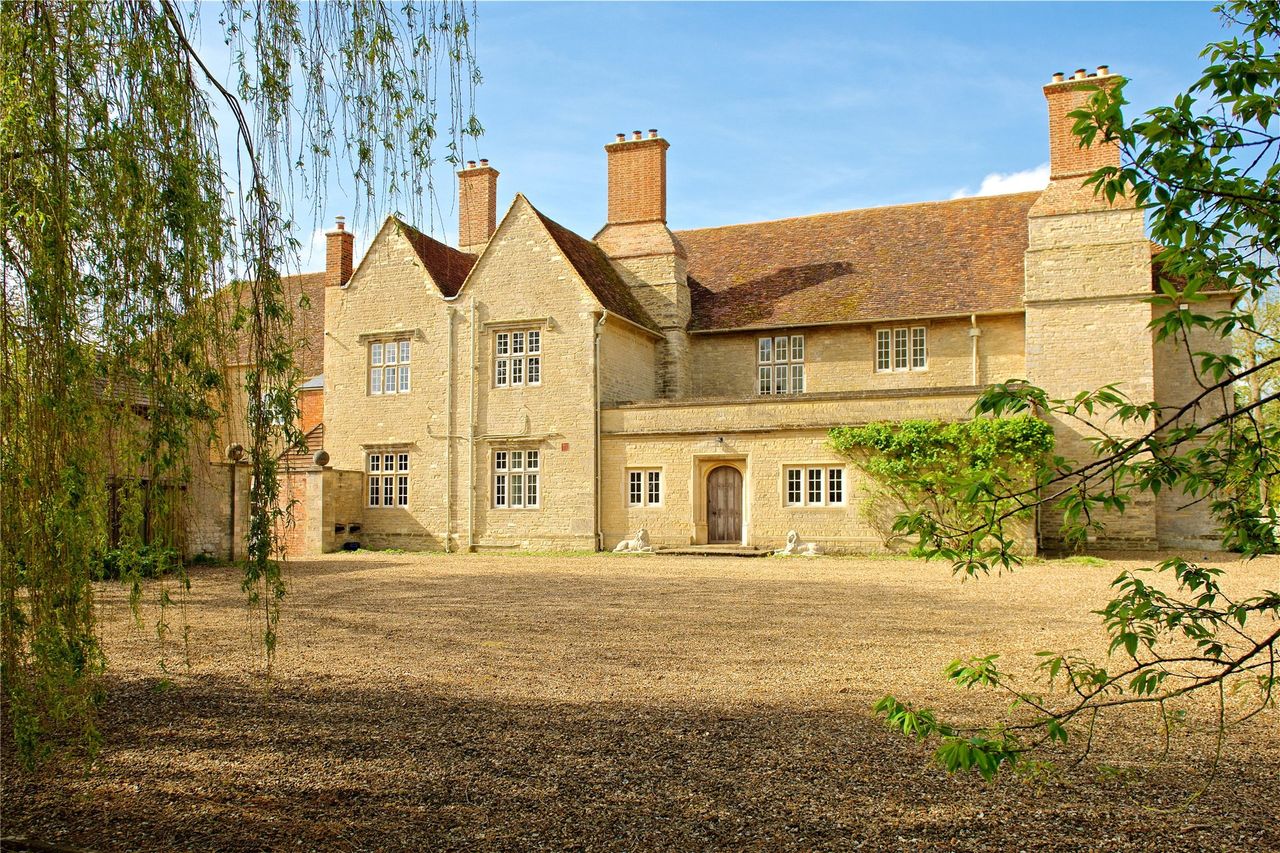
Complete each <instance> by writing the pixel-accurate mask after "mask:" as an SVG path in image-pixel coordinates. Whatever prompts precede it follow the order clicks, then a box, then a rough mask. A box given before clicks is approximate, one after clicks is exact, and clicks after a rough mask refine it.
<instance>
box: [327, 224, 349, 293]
mask: <svg viewBox="0 0 1280 853" xmlns="http://www.w3.org/2000/svg"><path fill="white" fill-rule="evenodd" d="M324 238H325V253H324V285H325V287H341V286H342V285H344V284H346V283H347V282H348V281H349V280H350V279H351V261H352V255H353V254H354V252H355V242H356V238H355V235H354V234H352V233H351V232H350V231H348V230H347V225H346V221H345V219H344V218H343V217H341V216H339V217H338V221H337V222H336V223H335V225H334V227H333V230H332V231H329V232H327V233H326V234H325V235H324Z"/></svg>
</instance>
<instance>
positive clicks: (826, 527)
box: [601, 388, 1035, 553]
mask: <svg viewBox="0 0 1280 853" xmlns="http://www.w3.org/2000/svg"><path fill="white" fill-rule="evenodd" d="M977 393H978V389H976V388H965V389H955V390H953V391H951V392H945V393H933V392H915V393H911V394H909V395H902V394H892V395H882V394H861V395H859V394H840V395H831V396H830V397H828V398H817V399H810V398H793V399H789V400H786V401H778V402H775V403H768V404H763V403H761V402H760V401H759V400H757V399H750V400H747V399H740V400H731V399H724V400H719V401H714V402H689V403H684V404H679V403H668V404H659V403H655V404H648V405H645V404H637V405H631V406H623V407H614V408H610V409H606V410H605V412H604V413H603V418H602V428H603V432H602V436H601V443H602V446H601V457H602V476H601V502H602V513H601V520H602V533H603V538H604V544H605V547H607V548H610V547H613V546H614V545H616V544H617V542H618V541H620V540H622V539H625V538H629V537H630V536H631V535H632V534H634V532H635V531H636V530H637V529H638V528H640V527H644V528H647V529H648V530H649V533H650V538H651V540H652V542H653V543H654V544H655V545H658V546H663V545H671V546H674V545H688V544H697V543H703V542H706V541H707V538H706V536H707V531H706V488H705V483H706V478H707V476H708V474H709V473H710V472H711V470H713V469H714V468H715V467H717V466H719V465H726V464H727V465H731V466H733V467H736V468H738V469H739V470H740V471H741V472H742V474H743V544H746V545H754V546H756V547H762V548H778V547H781V546H782V544H783V542H784V541H785V539H786V535H787V531H789V530H793V529H794V530H796V531H797V532H798V533H799V535H800V537H801V538H802V539H803V540H805V541H814V542H818V543H820V544H821V545H822V546H823V547H824V548H825V549H826V550H828V551H831V552H860V551H870V552H874V551H884V550H893V549H898V548H901V547H904V546H903V543H901V542H899V541H896V540H894V538H893V537H892V535H891V534H890V532H889V529H890V527H891V525H892V521H893V517H894V514H895V512H896V511H897V510H898V508H897V507H895V506H893V505H892V504H890V503H887V502H885V501H883V500H875V499H873V497H874V495H875V493H876V490H875V488H874V484H872V483H871V482H869V481H867V480H865V479H864V478H863V477H862V476H861V474H860V473H859V471H858V469H857V467H856V466H855V465H853V464H852V463H850V462H849V461H848V460H846V459H844V458H843V457H841V456H840V455H839V454H837V453H836V452H835V451H833V450H832V449H831V448H830V447H829V446H828V444H827V432H828V430H829V429H830V428H831V427H833V426H842V425H850V424H861V423H867V422H869V421H873V420H882V419H889V420H898V419H905V418H938V419H942V420H956V419H961V418H963V417H965V416H966V412H967V409H968V407H969V405H970V404H971V403H972V401H973V398H974V396H976V394H977ZM780 424H787V425H789V426H787V427H786V428H779V426H778V425H780ZM717 430H718V431H717ZM788 467H824V468H830V467H839V468H841V469H842V470H843V472H844V475H843V476H844V480H845V488H844V502H843V503H842V504H840V505H835V506H787V505H786V500H785V479H784V477H785V473H784V472H785V469H786V468H788ZM628 469H646V470H653V469H657V470H659V471H661V472H662V480H663V496H662V501H661V504H660V505H658V506H636V507H632V506H628V495H627V471H628ZM1033 533H1034V531H1033V529H1032V527H1031V526H1030V525H1023V526H1022V527H1021V528H1020V535H1019V537H1018V538H1019V542H1020V547H1021V548H1022V549H1023V550H1024V551H1025V552H1028V553H1034V552H1035V539H1034V535H1033Z"/></svg>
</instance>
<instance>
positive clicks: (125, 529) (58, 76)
mask: <svg viewBox="0 0 1280 853" xmlns="http://www.w3.org/2000/svg"><path fill="white" fill-rule="evenodd" d="M199 14H200V7H199V5H197V4H188V5H185V6H179V5H178V4H177V3H176V2H174V0H154V2H128V3H125V2H111V3H84V2H75V0H8V2H4V3H0V90H2V91H3V92H4V97H3V98H0V281H3V287H4V291H3V301H2V302H0V424H3V428H0V506H3V507H4V512H3V513H0V635H2V637H3V648H2V652H0V654H2V657H3V660H2V661H0V677H2V679H3V685H2V686H3V693H4V697H5V700H6V712H7V713H6V718H7V720H8V721H9V722H10V724H11V725H12V727H13V733H14V740H15V743H16V744H17V746H18V751H19V754H20V755H21V756H22V757H23V758H24V759H25V760H27V761H35V760H39V759H40V758H41V757H42V756H44V755H46V754H47V753H48V751H49V749H51V748H52V747H53V745H54V744H56V743H61V742H69V743H75V742H77V741H78V742H79V743H80V744H81V745H84V746H87V747H90V748H92V747H93V745H94V744H95V743H96V739H97V733H96V725H95V708H96V705H97V703H98V698H99V687H98V684H97V678H96V677H97V675H98V674H99V673H100V672H101V671H102V668H103V666H104V663H105V661H104V659H103V656H102V652H101V649H100V648H99V646H98V642H97V634H96V631H95V622H94V606H93V596H94V590H93V586H92V582H93V581H94V580H95V579H96V578H98V577H103V576H112V577H115V576H119V578H120V579H121V580H122V581H123V582H125V583H126V584H129V585H130V587H131V599H132V601H133V604H134V606H135V612H136V608H137V606H138V604H139V601H140V597H141V595H142V590H143V587H142V581H143V580H146V579H148V578H149V577H150V576H151V575H156V579H155V580H154V581H153V582H152V583H151V584H150V586H149V587H148V588H149V589H154V590H155V596H156V598H155V601H156V604H157V605H159V607H160V613H161V615H160V617H159V619H158V620H157V623H156V634H157V637H158V638H159V639H160V640H161V641H162V642H163V641H164V640H165V638H166V637H167V636H169V634H170V633H171V629H170V626H169V624H168V621H167V617H166V616H165V615H164V614H165V609H166V606H167V605H169V604H170V603H173V602H174V601H175V599H174V597H173V596H174V593H176V594H177V595H178V596H179V598H178V599H177V600H178V602H179V603H180V602H181V601H182V600H183V599H182V598H181V596H182V595H183V594H184V593H185V591H186V588H187V579H186V575H185V573H184V572H183V570H182V567H181V566H180V565H178V564H177V563H176V561H175V560H173V559H172V553H173V550H172V549H176V548H178V547H179V546H180V545H181V543H180V541H179V540H178V532H179V527H180V525H179V523H178V522H179V510H180V509H181V489H180V487H181V484H182V483H183V482H184V481H186V480H187V479H188V477H189V475H190V473H191V469H192V465H193V462H194V463H197V464H205V463H206V462H207V460H206V459H202V458H201V457H202V456H204V455H206V454H207V453H208V448H209V445H210V443H211V439H212V437H213V436H214V434H215V431H216V430H217V428H218V425H219V421H220V419H222V418H227V417H230V415H229V414H228V413H229V412H230V411H231V409H230V408H229V406H228V403H229V398H230V396H231V393H229V392H235V391H237V390H238V389H229V388H227V387H226V385H227V382H226V379H225V374H224V365H226V364H228V363H230V362H232V361H240V362H243V361H248V362H249V363H250V367H249V368H248V370H247V374H246V375H247V382H246V387H245V388H244V389H243V390H244V392H245V393H246V394H247V397H248V399H249V400H250V401H251V402H250V405H249V407H248V413H247V422H246V423H245V424H244V427H245V432H247V434H248V436H249V441H248V442H247V444H248V451H249V460H248V461H249V464H250V467H251V470H252V478H253V479H252V486H251V490H250V499H249V503H250V522H249V536H248V539H249V542H248V551H249V559H248V560H247V561H246V563H245V564H244V572H245V574H244V588H245V591H246V597H247V599H248V601H249V602H250V604H251V605H252V606H253V607H255V608H256V609H257V610H258V611H259V612H260V614H261V620H262V621H261V623H260V624H261V626H262V627H261V638H262V641H263V646H264V648H265V650H266V664H267V667H268V669H269V668H270V665H271V661H272V660H273V652H274V648H275V643H276V628H277V624H278V615H279V611H278V607H279V602H280V601H281V599H282V597H283V595H284V592H285V585H284V579H283V575H282V573H281V567H280V565H279V562H278V560H277V559H276V555H277V553H278V549H277V547H276V540H275V535H276V530H277V529H279V527H280V522H281V520H282V517H283V515H284V513H285V512H286V509H285V508H283V507H281V506H280V500H279V497H280V488H279V478H278V476H277V471H276V459H277V456H278V454H279V451H280V449H281V447H283V446H288V445H296V444H298V443H299V441H300V438H301V437H300V436H299V435H298V431H297V429H296V427H295V422H296V414H297V413H296V402H295V401H296V393H295V392H296V388H297V384H298V381H299V379H300V377H299V375H298V370H297V368H296V367H295V363H294V358H293V346H294V343H295V341H296V339H297V336H296V335H294V334H291V324H292V314H293V311H294V310H295V309H296V308H298V307H299V306H297V305H295V304H293V302H292V300H291V299H290V297H289V296H288V294H287V293H286V290H285V288H284V286H283V284H282V276H283V273H284V272H285V271H286V270H288V269H290V268H291V267H296V265H297V248H298V246H297V244H296V242H295V241H294V240H293V239H292V238H291V237H290V236H289V234H290V231H291V229H292V228H294V227H295V221H294V218H295V215H296V213H300V212H302V211H295V210H294V204H293V200H294V198H295V196H300V197H302V198H306V199H308V200H310V201H311V203H312V204H314V205H316V206H317V207H315V208H313V210H312V213H313V215H314V213H315V212H316V211H317V210H318V209H319V207H318V205H319V204H320V203H321V202H322V201H323V198H322V194H321V193H319V192H316V188H317V187H323V186H324V184H325V177H326V168H327V166H326V164H327V162H328V160H329V159H330V158H332V157H335V156H341V155H344V154H345V155H346V157H347V161H348V163H349V165H350V167H351V171H352V172H353V173H354V175H355V178H356V187H357V188H358V190H361V191H363V193H364V198H365V199H370V198H374V197H376V198H378V199H379V200H380V201H383V202H385V203H387V204H388V205H393V206H394V205H395V203H396V201H397V200H398V199H399V198H400V197H401V195H407V197H408V199H409V201H410V202H411V205H410V207H411V209H410V213H412V212H414V211H420V210H421V209H422V200H421V199H422V191H423V189H424V188H425V189H426V190H427V192H428V195H429V193H430V180H429V169H430V166H431V164H432V163H433V162H434V158H435V156H436V153H435V152H437V151H439V148H440V146H441V145H442V144H444V145H445V146H446V152H445V157H446V159H448V160H451V161H457V160H459V159H460V156H461V150H460V145H461V142H462V140H463V138H465V137H467V136H473V135H476V134H478V133H479V132H480V126H479V124H478V122H476V121H475V118H474V116H472V115H470V97H469V96H470V92H471V91H472V88H473V87H474V85H475V84H476V83H477V82H478V80H479V77H478V74H477V73H476V72H475V69H474V63H473V51H472V41H471V39H472V34H471V27H470V17H469V12H468V8H467V7H466V6H464V5H462V4H460V3H452V2H441V3H409V4H405V5H402V6H398V7H392V6H390V5H389V4H382V3H377V2H372V0H352V2H346V3H342V4H337V3H332V4H329V3H325V4H298V3H274V2H243V0H233V2H228V3H226V4H225V6H224V8H223V11H222V15H221V17H220V20H219V23H220V25H221V30H222V32H221V35H222V36H223V37H224V38H225V41H226V43H227V45H228V47H229V48H230V55H231V56H232V57H233V63H234V72H235V73H234V77H235V82H234V83H233V84H231V86H230V87H228V86H226V85H225V84H224V83H223V82H222V80H221V75H218V74H216V73H215V72H214V71H213V70H212V69H210V68H209V67H208V65H207V64H206V63H205V62H204V61H203V59H202V57H201V56H200V55H199V54H198V53H197V52H196V50H195V49H194V47H193V46H192V42H191V40H190V38H189V35H188V34H189V33H190V32H191V31H192V29H193V28H194V27H195V26H196V24H197V23H198V21H197V19H198V17H199ZM438 84H439V85H440V86H443V87H444V89H445V91H444V92H440V91H439V90H438V88H437V85H438ZM441 99H443V101H445V103H439V101H440V100H441ZM215 104H216V105H217V106H218V107H219V108H221V109H225V111H226V113H227V114H228V115H229V116H230V117H231V119H232V120H231V121H230V122H229V124H230V125H231V130H232V131H233V133H234V143H233V145H232V146H229V147H228V149H227V150H224V149H223V148H222V147H221V144H220V140H219V136H218V128H217V126H216V122H215ZM446 106H447V109H448V112H447V113H444V118H441V115H442V113H441V112H438V110H443V109H444V108H445V107H446ZM446 126H447V130H448V133H447V135H446V134H444V133H442V131H443V130H445V128H446ZM424 178H425V179H424ZM299 184H300V186H298V185H299ZM299 190H300V192H299ZM232 345H238V349H239V352H238V353H237V354H236V357H234V358H232V357H229V353H228V348H229V347H230V346H232ZM171 564H172V570H169V568H170V565H171ZM175 584H176V585H175ZM183 637H184V639H185V637H186V632H185V631H184V632H183Z"/></svg>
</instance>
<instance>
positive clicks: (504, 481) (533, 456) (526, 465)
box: [493, 450, 542, 509]
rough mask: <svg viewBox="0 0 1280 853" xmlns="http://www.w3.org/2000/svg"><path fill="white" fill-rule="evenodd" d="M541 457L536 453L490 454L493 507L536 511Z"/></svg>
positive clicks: (507, 452) (506, 451)
mask: <svg viewBox="0 0 1280 853" xmlns="http://www.w3.org/2000/svg"><path fill="white" fill-rule="evenodd" d="M541 455H542V454H541V453H539V452H538V451H536V450H495V451H494V452H493V505H494V506H495V507H499V508H501V509H537V508H538V506H539V489H538V485H539V484H538V479H539V474H540V468H539V465H540V463H541V459H540V458H539V457H541Z"/></svg>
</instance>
